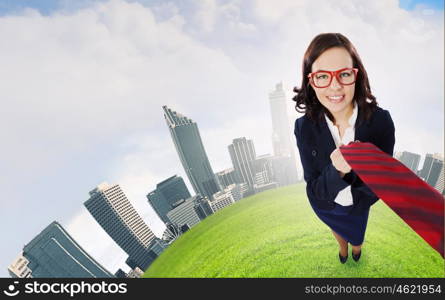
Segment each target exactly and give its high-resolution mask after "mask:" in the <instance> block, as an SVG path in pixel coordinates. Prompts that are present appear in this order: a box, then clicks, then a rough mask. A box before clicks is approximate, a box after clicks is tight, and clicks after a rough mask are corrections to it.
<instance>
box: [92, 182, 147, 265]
mask: <svg viewBox="0 0 445 300" xmlns="http://www.w3.org/2000/svg"><path fill="white" fill-rule="evenodd" d="M84 205H85V207H86V208H87V210H88V211H89V212H90V213H91V215H92V216H93V217H94V218H95V219H96V221H97V222H98V223H99V225H100V226H101V227H102V228H103V229H104V230H105V231H106V232H107V233H108V235H109V236H110V237H111V238H112V239H113V240H114V241H115V242H116V244H118V245H119V247H121V248H122V250H124V251H125V252H126V253H127V254H128V255H129V258H128V261H132V264H133V265H135V266H137V267H139V268H141V269H142V270H145V269H146V268H147V267H148V266H149V265H150V264H151V262H152V261H153V259H152V257H151V256H150V255H149V252H150V249H149V246H150V244H151V242H152V240H153V239H154V238H155V235H154V234H153V232H152V231H151V230H150V228H148V226H147V224H145V222H144V221H143V220H142V218H141V217H140V215H139V214H138V213H137V211H136V210H135V209H134V208H133V205H131V203H130V201H129V200H128V199H127V197H126V196H125V194H124V192H123V191H122V190H121V188H120V187H119V185H117V184H113V185H110V184H108V183H106V182H104V183H101V184H99V185H98V186H97V187H96V188H95V189H93V190H92V191H90V198H89V199H88V200H87V201H85V203H84ZM130 267H131V266H130ZM132 268H133V269H134V267H132Z"/></svg>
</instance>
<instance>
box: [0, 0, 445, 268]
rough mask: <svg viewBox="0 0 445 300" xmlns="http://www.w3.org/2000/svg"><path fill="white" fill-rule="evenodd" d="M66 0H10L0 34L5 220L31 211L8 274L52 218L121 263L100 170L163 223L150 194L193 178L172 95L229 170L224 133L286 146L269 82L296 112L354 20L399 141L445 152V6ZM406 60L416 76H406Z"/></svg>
mask: <svg viewBox="0 0 445 300" xmlns="http://www.w3.org/2000/svg"><path fill="white" fill-rule="evenodd" d="M48 2H49V1H45V3H48ZM64 2H65V3H68V2H67V1H64ZM58 3H59V5H58V6H56V7H53V8H51V9H45V10H41V9H40V8H39V7H34V8H32V9H29V8H28V9H21V8H20V7H19V8H17V7H16V6H15V8H13V9H10V10H8V9H7V8H5V7H1V8H0V9H1V12H2V14H0V26H1V28H2V29H3V30H2V32H1V33H0V35H1V36H0V37H2V38H3V39H4V40H8V43H7V44H5V45H3V47H2V48H1V49H0V61H1V63H2V70H1V72H0V76H1V79H2V81H3V82H8V85H7V86H5V87H4V88H3V89H2V91H1V92H0V99H2V101H4V106H3V109H2V111H3V112H4V114H3V115H2V118H0V122H2V127H3V128H8V130H4V131H3V132H2V137H3V138H4V139H3V140H4V141H5V143H4V147H2V149H0V157H2V161H1V164H2V168H3V170H4V172H3V177H2V180H1V181H0V182H1V183H2V191H4V193H5V194H4V195H5V197H4V199H8V201H6V200H4V201H3V202H2V213H1V214H2V215H1V216H0V217H1V218H0V219H1V220H2V222H3V223H2V225H4V226H3V228H10V226H11V224H16V221H17V219H20V218H24V219H26V220H28V224H27V226H23V225H20V224H17V225H15V226H14V229H12V230H10V231H6V232H4V238H5V246H4V247H3V248H2V251H1V253H0V254H1V258H2V263H1V265H2V266H3V267H2V268H1V269H2V270H1V271H0V272H3V273H0V275H2V274H3V276H7V271H6V267H7V265H9V264H10V263H11V261H12V260H13V259H15V257H16V255H17V251H18V250H19V249H21V247H22V246H23V243H24V242H27V241H29V240H31V239H32V238H33V237H34V236H35V235H36V234H37V233H38V230H39V229H42V228H44V227H45V226H47V225H48V223H50V222H51V221H52V220H54V219H57V220H59V221H60V222H61V224H62V225H63V226H64V227H65V228H66V229H67V230H68V231H69V232H70V234H72V236H73V238H74V239H75V240H76V241H78V242H79V244H80V245H82V247H84V248H85V250H86V251H87V252H88V253H90V254H91V255H92V256H93V257H95V258H96V259H97V260H98V261H99V262H100V263H101V264H102V265H104V266H105V267H106V268H107V269H109V270H110V271H114V270H115V269H116V268H115V266H121V262H122V261H125V259H126V255H125V253H124V252H123V251H121V250H120V249H119V247H118V246H116V245H113V244H114V242H113V241H112V240H111V239H110V238H109V237H107V236H106V234H105V233H104V232H103V230H102V229H101V228H100V226H99V225H98V224H96V222H95V220H94V219H93V218H92V217H91V216H90V215H89V214H88V212H87V211H86V209H83V208H81V206H82V205H81V204H82V203H83V201H85V200H86V199H85V198H86V197H85V195H86V194H85V193H86V192H87V191H88V190H89V189H90V188H91V187H92V186H96V185H97V184H99V183H100V182H101V181H108V182H113V183H119V184H120V185H121V186H122V189H123V190H124V191H125V193H126V195H127V197H128V199H129V200H130V201H131V202H132V204H134V206H135V209H136V210H137V211H138V212H140V214H141V217H142V218H143V219H144V220H145V221H146V222H147V224H148V225H149V226H150V228H153V232H154V233H155V235H156V236H158V237H159V236H161V235H162V232H163V229H164V228H163V226H161V225H162V223H161V221H160V220H159V218H158V217H157V216H156V213H155V212H154V211H153V210H151V209H150V208H149V205H148V203H147V199H146V195H147V193H148V192H149V191H152V190H154V189H155V188H156V183H158V182H161V181H162V180H165V179H166V178H169V177H170V176H172V175H174V174H177V175H178V176H181V177H182V178H187V176H186V174H185V172H184V171H183V170H181V168H178V166H180V160H179V158H178V157H177V154H176V153H175V149H174V147H172V143H171V138H170V136H169V133H168V129H167V128H166V126H165V121H164V120H163V116H162V113H161V114H159V110H160V108H161V107H162V105H167V106H169V107H174V108H175V109H176V110H178V111H180V112H182V113H184V114H185V115H190V116H192V117H193V118H195V119H197V120H198V121H199V125H200V133H201V137H202V140H203V142H204V144H205V145H206V151H207V153H208V154H209V161H210V164H211V165H212V168H213V171H214V172H216V173H217V172H219V171H222V170H224V169H227V168H229V166H230V156H229V154H228V153H227V148H226V147H227V145H229V144H230V143H231V141H232V140H233V139H234V138H237V137H246V138H247V139H251V140H253V141H254V143H255V148H256V151H257V153H259V154H267V153H270V154H273V152H272V151H273V148H272V143H271V135H272V128H271V126H270V122H271V118H270V108H269V103H268V94H269V92H272V91H273V89H274V86H275V85H276V84H277V82H280V81H282V82H283V88H284V90H285V92H286V97H287V99H288V101H287V105H288V114H289V122H290V123H293V121H294V120H295V119H296V118H297V117H298V116H299V114H297V113H296V112H295V110H294V109H293V105H294V102H292V101H291V97H292V96H293V93H292V88H293V87H294V86H295V85H299V84H300V78H299V76H301V75H300V69H301V59H302V57H303V54H304V50H305V48H306V47H307V45H308V44H309V42H310V40H311V39H312V38H313V37H314V36H315V35H316V34H318V33H320V32H324V31H336V32H342V33H343V34H345V35H346V36H347V37H348V38H350V39H351V41H352V42H353V43H354V45H355V46H356V47H357V50H358V52H359V53H360V56H361V58H362V60H363V62H364V65H365V67H366V69H367V71H368V76H369V79H370V84H371V87H372V91H373V94H374V95H375V96H376V97H377V100H378V101H379V104H380V106H381V107H383V108H385V109H388V110H389V111H390V113H391V116H392V117H393V120H394V123H395V126H396V145H395V151H410V152H413V153H417V154H419V155H421V161H420V162H419V165H423V162H422V160H423V159H424V157H425V155H426V154H427V153H436V152H437V153H443V140H444V138H443V103H444V101H443V99H444V97H443V84H442V82H443V7H442V8H437V7H428V6H426V7H425V6H421V5H420V6H419V5H418V6H415V5H413V6H411V7H410V8H406V7H402V5H399V3H398V1H385V2H379V1H363V2H357V3H353V4H350V2H343V1H339V2H338V3H335V6H333V4H325V6H323V9H322V10H320V11H318V12H317V13H315V10H314V8H316V7H317V4H316V3H314V2H313V1H301V2H300V1H299V2H298V3H297V2H294V1H280V2H279V3H278V2H273V4H272V3H267V2H259V1H258V2H257V1H250V0H249V1H243V2H242V3H240V2H236V1H227V2H225V3H221V2H218V1H207V2H204V1H202V2H196V3H194V4H192V5H190V6H189V7H185V6H184V4H183V3H181V2H179V1H176V2H175V1H172V2H168V3H160V2H159V1H154V2H153V3H151V4H147V2H145V3H138V2H137V1H131V2H130V1H127V2H126V1H118V0H116V1H110V2H109V1H100V2H98V1H82V3H83V4H82V5H78V6H76V5H71V6H70V7H65V6H63V3H62V1H59V2H58ZM277 3H278V4H277ZM383 3H384V4H383ZM421 4H422V3H421ZM29 5H31V4H29ZM33 5H35V6H38V4H33ZM66 5H69V4H66ZM425 5H427V4H425ZM23 6H27V5H23ZM73 6H74V7H73ZM241 12H243V13H241ZM352 15H354V17H353V18H351V16H352ZM371 16H372V17H371ZM308 23H310V25H311V26H301V25H302V24H308ZM151 36H156V39H153V38H147V37H151ZM376 45H378V46H377V47H376ZM413 57H422V60H413V59H412V58H413ZM412 70H420V71H421V72H419V73H418V75H419V76H414V75H416V74H417V73H414V74H413V73H412V72H411V71H412ZM400 73H403V74H411V76H407V77H403V80H400V78H401V77H400V76H399V75H400ZM423 74H428V76H423ZM431 78H434V81H431V80H430V79H431ZM437 82H439V83H441V84H437ZM292 125H293V124H290V127H291V129H292ZM295 148H296V147H295ZM294 150H296V149H294ZM298 173H299V177H300V178H301V174H302V172H301V168H300V169H299V172H298ZM186 185H187V187H188V189H189V190H190V191H192V187H191V186H190V184H189V183H188V182H187V181H186ZM29 191H32V193H30V192H29ZM67 191H70V192H69V193H67ZM36 212H39V213H38V214H36ZM85 232H88V235H85ZM98 241H100V242H99V243H98ZM110 253H113V255H112V256H111V257H110Z"/></svg>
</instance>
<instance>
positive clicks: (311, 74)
mask: <svg viewBox="0 0 445 300" xmlns="http://www.w3.org/2000/svg"><path fill="white" fill-rule="evenodd" d="M344 70H352V71H354V76H355V80H354V82H351V83H346V84H344V83H341V81H340V78H339V77H338V74H340V73H341V72H343V71H344ZM321 72H323V73H329V74H331V80H329V83H328V84H327V85H326V86H323V87H319V86H316V85H315V82H314V75H315V74H317V73H321ZM357 73H358V69H357V68H343V69H340V70H337V71H325V70H319V71H317V72H311V73H309V74H308V75H307V77H308V78H309V82H310V83H312V84H313V85H314V86H315V87H316V88H319V89H323V88H327V87H328V86H330V85H331V83H332V79H333V78H334V77H335V78H337V82H338V83H339V84H340V85H342V86H343V85H351V84H354V83H355V82H356V81H357Z"/></svg>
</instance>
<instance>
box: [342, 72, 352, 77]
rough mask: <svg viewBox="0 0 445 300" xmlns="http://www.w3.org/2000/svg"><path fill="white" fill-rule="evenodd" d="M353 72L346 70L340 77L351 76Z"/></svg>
mask: <svg viewBox="0 0 445 300" xmlns="http://www.w3.org/2000/svg"><path fill="white" fill-rule="evenodd" d="M351 75H352V74H351V72H350V71H345V72H341V73H340V77H349V76H351Z"/></svg>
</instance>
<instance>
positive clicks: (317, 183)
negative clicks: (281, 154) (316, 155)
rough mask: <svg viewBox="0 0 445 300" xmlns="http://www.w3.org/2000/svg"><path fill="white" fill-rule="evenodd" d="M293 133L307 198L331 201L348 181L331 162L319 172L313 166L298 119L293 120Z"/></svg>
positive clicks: (317, 200) (316, 200)
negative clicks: (301, 166)
mask: <svg viewBox="0 0 445 300" xmlns="http://www.w3.org/2000/svg"><path fill="white" fill-rule="evenodd" d="M294 133H295V137H296V139H297V147H298V151H299V153H300V159H301V164H302V165H303V171H304V180H305V181H306V192H307V195H308V197H309V199H311V200H313V201H315V202H333V201H334V200H335V198H336V197H337V194H338V193H339V192H340V191H341V190H342V189H344V188H345V187H347V186H348V182H347V181H345V180H343V178H342V177H341V176H340V174H339V171H337V169H336V168H335V167H334V165H333V164H332V163H330V164H328V165H327V166H326V167H325V168H324V169H323V170H322V171H321V172H319V171H318V170H316V169H315V168H314V165H313V157H312V153H311V149H309V148H308V147H307V145H306V144H305V141H303V140H302V135H301V129H300V128H299V122H298V120H297V122H295V130H294ZM348 174H349V173H348ZM345 176H346V175H345Z"/></svg>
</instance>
